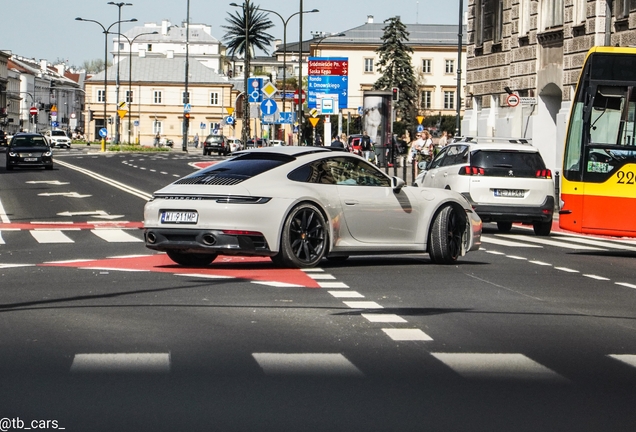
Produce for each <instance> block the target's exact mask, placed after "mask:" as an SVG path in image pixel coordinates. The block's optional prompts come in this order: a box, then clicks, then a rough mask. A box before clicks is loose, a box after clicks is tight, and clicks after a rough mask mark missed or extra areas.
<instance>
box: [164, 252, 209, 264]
mask: <svg viewBox="0 0 636 432" xmlns="http://www.w3.org/2000/svg"><path fill="white" fill-rule="evenodd" d="M166 254H167V255H168V257H170V259H171V260H172V261H174V262H176V263H177V264H179V265H182V266H184V267H205V266H207V265H209V264H210V263H211V262H212V261H214V260H215V259H216V257H217V255H216V254H207V253H185V252H178V251H166Z"/></svg>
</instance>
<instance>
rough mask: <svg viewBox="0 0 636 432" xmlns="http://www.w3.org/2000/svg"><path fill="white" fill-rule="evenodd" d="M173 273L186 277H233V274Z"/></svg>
mask: <svg viewBox="0 0 636 432" xmlns="http://www.w3.org/2000/svg"><path fill="white" fill-rule="evenodd" d="M174 275H175V276H186V277H199V278H204V279H235V278H234V276H221V275H211V274H199V273H175V274H174Z"/></svg>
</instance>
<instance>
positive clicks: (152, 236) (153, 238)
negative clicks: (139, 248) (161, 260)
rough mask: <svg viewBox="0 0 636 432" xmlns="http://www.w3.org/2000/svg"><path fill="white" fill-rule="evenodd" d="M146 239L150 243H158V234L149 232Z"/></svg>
mask: <svg viewBox="0 0 636 432" xmlns="http://www.w3.org/2000/svg"><path fill="white" fill-rule="evenodd" d="M146 241H147V242H148V243H150V244H155V243H157V236H156V235H155V233H153V232H149V233H148V234H146Z"/></svg>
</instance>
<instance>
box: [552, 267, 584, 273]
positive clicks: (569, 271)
mask: <svg viewBox="0 0 636 432" xmlns="http://www.w3.org/2000/svg"><path fill="white" fill-rule="evenodd" d="M554 269H555V270H560V271H564V272H566V273H579V271H578V270H574V269H571V268H567V267H555V268H554Z"/></svg>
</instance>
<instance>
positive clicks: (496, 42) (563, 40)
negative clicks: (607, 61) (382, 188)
mask: <svg viewBox="0 0 636 432" xmlns="http://www.w3.org/2000/svg"><path fill="white" fill-rule="evenodd" d="M635 11H636V4H634V2H631V1H630V0H614V1H613V10H612V11H611V12H610V13H611V15H610V14H608V5H607V2H606V1H605V0H589V1H588V0H469V2H468V51H467V67H466V68H467V73H466V77H467V80H466V95H467V97H466V99H465V102H466V103H465V108H466V110H465V116H464V119H463V122H462V131H463V134H464V135H473V136H499V137H526V138H531V139H532V142H533V144H534V145H535V146H536V147H538V148H539V149H540V151H541V154H542V155H543V158H544V159H545V161H546V164H547V165H548V167H549V168H550V169H552V170H553V171H560V170H561V165H562V158H563V156H562V155H563V145H564V142H565V132H566V126H567V120H568V117H569V111H570V105H571V100H572V98H573V96H574V91H575V87H576V83H577V80H578V77H579V73H580V70H581V67H582V65H583V61H584V59H585V55H586V53H587V51H588V50H589V48H591V47H592V46H595V45H605V44H610V45H612V46H614V45H618V46H627V45H634V43H636V13H634V12H635ZM608 16H609V21H607V18H608ZM508 92H512V93H514V94H517V95H518V96H520V97H522V98H524V99H522V100H523V101H524V102H525V103H526V104H520V105H518V106H515V107H512V106H509V104H508V103H507V101H508V95H509V93H508ZM535 102H536V103H535Z"/></svg>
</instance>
